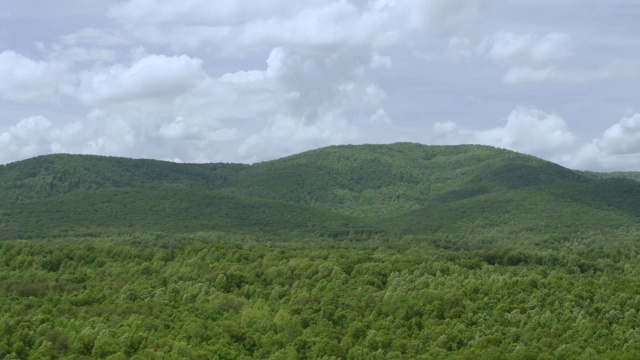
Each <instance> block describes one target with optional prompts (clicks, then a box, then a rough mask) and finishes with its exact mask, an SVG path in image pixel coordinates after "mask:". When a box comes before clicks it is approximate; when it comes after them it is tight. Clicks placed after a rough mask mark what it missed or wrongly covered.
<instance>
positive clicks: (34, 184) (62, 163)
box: [0, 143, 588, 213]
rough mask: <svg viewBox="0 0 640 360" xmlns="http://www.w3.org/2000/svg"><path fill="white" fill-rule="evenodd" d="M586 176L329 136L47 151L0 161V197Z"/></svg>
mask: <svg viewBox="0 0 640 360" xmlns="http://www.w3.org/2000/svg"><path fill="white" fill-rule="evenodd" d="M587 178H588V177H587V176H585V175H582V174H578V173H576V172H574V171H571V170H568V169H565V168H562V167H560V166H558V165H555V164H552V163H549V162H546V161H543V160H540V159H537V158H535V157H532V156H528V155H523V154H518V153H515V152H511V151H507V150H500V149H496V148H492V147H487V146H475V145H461V146H426V145H419V144H410V143H397V144H392V145H357V146H349V145H347V146H332V147H327V148H322V149H318V150H313V151H309V152H305V153H301V154H298V155H294V156H290V157H286V158H283V159H279V160H275V161H269V162H264V163H259V164H254V165H242V164H176V163H171V162H164V161H156V160H133V159H125V158H117V157H101V156H89V155H48V156H40V157H36V158H33V159H29V160H25V161H21V162H16V163H12V164H8V165H6V166H0V201H1V202H2V203H15V202H23V201H28V200H32V199H36V198H46V197H51V196H58V195H64V194H67V193H70V192H73V191H77V190H95V189H103V188H156V189H162V188H168V189H190V190H221V191H225V192H229V193H235V194H244V195H250V196H256V197H261V198H269V199H273V200H284V201H288V202H293V203H299V204H311V205H323V206H327V207H331V208H344V209H347V210H348V211H352V212H355V213H363V212H367V213H368V212H376V211H378V212H382V211H383V210H382V209H386V211H389V210H396V209H399V210H403V209H407V208H411V207H413V206H416V205H422V204H423V203H425V202H432V201H448V200H452V199H460V198H466V197H469V196H474V195H478V194H483V193H489V192H493V191H496V190H503V189H515V188H521V187H527V186H537V185H550V184H558V183H574V182H584V181H587V180H588V179H587Z"/></svg>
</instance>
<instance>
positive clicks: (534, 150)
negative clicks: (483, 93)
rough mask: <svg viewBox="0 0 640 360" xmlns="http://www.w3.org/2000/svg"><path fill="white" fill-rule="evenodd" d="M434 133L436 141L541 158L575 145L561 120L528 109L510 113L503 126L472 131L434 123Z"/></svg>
mask: <svg viewBox="0 0 640 360" xmlns="http://www.w3.org/2000/svg"><path fill="white" fill-rule="evenodd" d="M433 131H434V133H435V137H433V140H434V141H435V142H444V143H472V144H485V145H492V146H497V147H501V148H506V149H511V150H515V151H519V152H524V153H528V154H535V155H538V156H544V157H548V156H550V155H552V154H554V153H558V152H562V151H565V150H567V149H570V148H571V147H572V146H573V145H574V144H576V142H577V137H576V136H575V135H574V134H573V133H572V132H571V131H570V129H569V128H568V125H567V123H566V122H565V120H564V119H562V118H561V117H559V116H557V115H555V114H549V113H546V112H543V111H541V110H538V109H535V108H527V107H521V108H517V109H515V110H513V111H512V112H511V114H509V116H508V117H507V121H506V123H505V125H504V126H500V127H496V128H493V129H489V130H472V129H468V128H462V127H460V126H458V124H456V123H455V122H452V121H448V122H438V123H436V124H435V125H434V127H433Z"/></svg>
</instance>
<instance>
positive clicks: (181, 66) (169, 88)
mask: <svg viewBox="0 0 640 360" xmlns="http://www.w3.org/2000/svg"><path fill="white" fill-rule="evenodd" d="M204 78H205V74H204V72H203V70H202V60H200V59H193V58H190V57H188V56H185V55H181V56H172V57H169V56H164V55H149V56H146V57H144V58H142V59H140V60H138V61H136V62H135V63H133V64H132V65H131V66H123V65H115V66H112V67H110V68H108V69H105V70H100V71H97V72H92V71H87V72H85V73H83V74H82V75H81V85H80V88H79V97H80V98H81V99H82V100H83V101H84V102H86V103H87V104H92V105H93V104H105V103H106V104H108V103H118V102H131V101H139V100H157V99H160V100H171V99H173V98H175V97H177V96H179V95H182V94H184V93H186V92H188V91H189V90H191V89H192V88H193V87H194V86H196V85H197V84H198V83H199V82H201V81H202V80H204Z"/></svg>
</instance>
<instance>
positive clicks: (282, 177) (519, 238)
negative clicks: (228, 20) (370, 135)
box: [0, 143, 640, 248]
mask: <svg viewBox="0 0 640 360" xmlns="http://www.w3.org/2000/svg"><path fill="white" fill-rule="evenodd" d="M610 177H613V178H621V177H625V178H633V176H631V175H629V174H627V176H620V175H619V174H599V173H590V172H576V171H573V170H570V169H566V168H564V167H561V166H559V165H557V164H553V163H551V162H548V161H544V160H541V159H538V158H536V157H533V156H529V155H524V154H519V153H516V152H513V151H508V150H503V149H497V148H493V147H488V146H479V145H460V146H426V145H419V144H412V143H397V144H391V145H357V146H356V145H347V146H331V147H327V148H322V149H318V150H313V151H308V152H304V153H301V154H297V155H293V156H289V157H285V158H282V159H278V160H274V161H268V162H264V163H258V164H254V165H242V164H175V163H170V162H163V161H155V160H132V159H124V158H115V157H100V156H86V155H49V156H41V157H37V158H33V159H29V160H25V161H20V162H16V163H12V164H8V165H6V166H0V239H10V238H34V237H47V236H67V235H71V234H76V235H77V234H85V235H101V234H107V233H114V232H117V233H127V232H144V231H158V232H169V233H180V232H197V231H224V232H232V233H265V234H266V233H269V234H274V233H279V234H284V233H289V234H293V233H297V234H307V235H308V234H313V235H318V236H328V237H335V236H365V235H371V234H389V235H394V234H395V235H400V236H408V235H412V236H424V237H428V238H429V239H428V241H432V242H433V243H434V244H437V245H438V246H444V247H446V246H458V247H470V248H473V247H479V246H485V245H487V246H493V245H496V244H499V245H501V246H502V245H510V244H522V243H526V244H530V245H535V246H546V247H554V246H556V247H557V246H561V245H562V244H567V243H571V242H572V241H579V242H581V244H586V243H587V242H588V241H592V240H593V239H600V240H598V241H605V240H606V239H612V240H611V241H614V240H615V239H622V238H624V239H627V238H630V237H633V236H637V235H638V233H640V230H639V229H640V224H639V219H640V183H638V182H635V181H631V180H624V179H607V178H610ZM305 236H306V235H305Z"/></svg>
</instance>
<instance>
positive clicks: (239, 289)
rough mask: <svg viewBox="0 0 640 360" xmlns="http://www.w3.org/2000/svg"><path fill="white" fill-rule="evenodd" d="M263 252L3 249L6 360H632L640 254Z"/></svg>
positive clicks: (311, 245)
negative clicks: (123, 359)
mask: <svg viewBox="0 0 640 360" xmlns="http://www.w3.org/2000/svg"><path fill="white" fill-rule="evenodd" d="M206 238H209V240H210V241H203V239H206ZM256 240H257V239H251V238H244V239H242V238H238V237H229V236H225V235H220V234H218V235H210V236H208V235H200V237H197V238H193V239H190V238H188V237H187V238H182V239H180V238H162V239H157V238H148V239H145V238H144V237H134V238H131V237H129V238H104V239H100V240H99V241H95V240H90V239H78V240H72V239H69V240H64V241H62V240H59V241H55V242H38V241H32V242H5V243H0V259H2V262H1V263H0V314H2V315H0V316H1V317H2V320H1V321H0V324H1V325H0V357H5V358H24V359H27V358H62V357H65V358H66V357H69V358H108V357H110V356H111V358H114V359H116V358H133V359H149V358H203V359H209V358H218V359H240V358H246V359H249V358H271V359H281V358H346V359H376V358H380V359H402V358H404V359H414V358H422V359H433V358H445V357H446V358H461V359H462V358H474V359H476V358H480V359H481V358H490V359H522V358H590V357H591V358H637V356H638V355H640V336H639V335H638V334H637V331H636V329H637V327H638V326H640V323H638V319H639V317H638V312H639V311H640V267H639V265H638V252H637V250H634V251H627V252H625V253H617V252H599V253H594V252H592V251H591V250H588V249H584V250H578V249H574V250H564V251H562V252H548V251H533V252H532V251H522V250H513V251H507V250H483V251H473V252H462V251H457V252H449V251H443V250H437V249H435V248H432V247H430V246H427V245H424V244H420V243H419V242H415V241H414V240H415V239H414V240H412V239H410V238H406V239H391V238H384V237H378V238H377V239H375V240H371V241H367V242H349V241H340V242H337V241H329V240H325V241H314V240H310V239H298V240H296V239H291V240H289V241H287V242H264V241H258V242H256ZM181 241H182V245H180V242H181ZM194 241H195V242H196V243H193V242H194ZM134 244H135V245H134ZM12 356H13V357H12Z"/></svg>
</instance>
